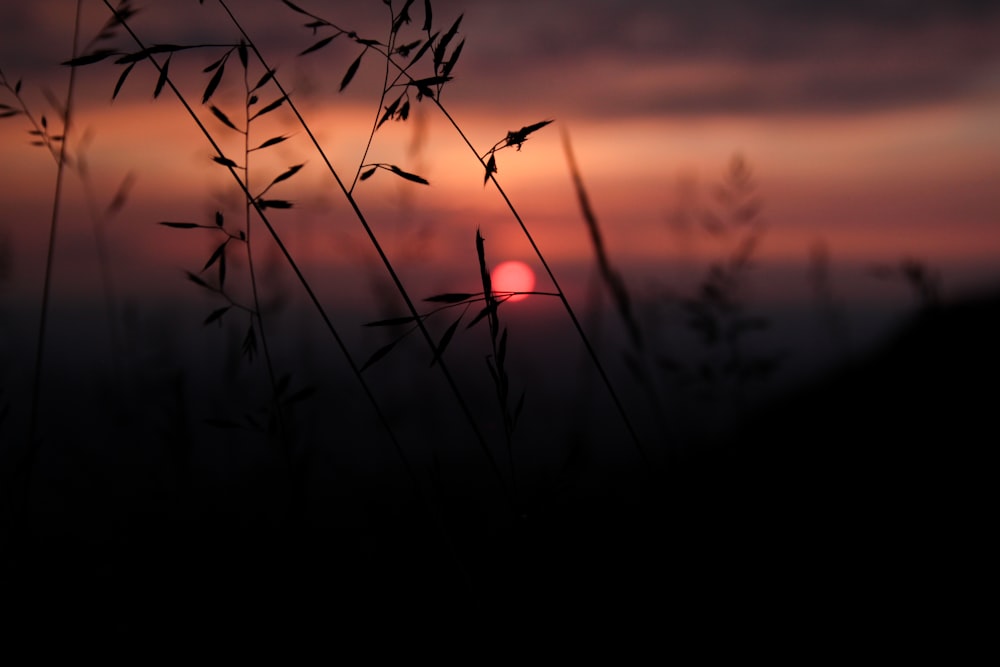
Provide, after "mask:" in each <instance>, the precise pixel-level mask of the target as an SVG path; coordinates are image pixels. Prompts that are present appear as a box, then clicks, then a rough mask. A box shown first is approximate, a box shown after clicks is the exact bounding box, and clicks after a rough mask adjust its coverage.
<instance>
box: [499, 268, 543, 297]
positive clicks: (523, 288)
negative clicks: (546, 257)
mask: <svg viewBox="0 0 1000 667" xmlns="http://www.w3.org/2000/svg"><path fill="white" fill-rule="evenodd" d="M490 279H491V280H492V281H493V290H494V291H495V292H497V293H499V294H503V293H506V292H522V293H521V294H515V295H514V296H512V297H510V300H511V301H520V300H521V299H526V298H528V295H527V294H525V292H530V291H531V290H533V289H535V272H534V271H532V270H531V267H530V266H528V265H527V264H525V263H524V262H519V261H516V260H512V261H509V262H503V263H501V264H499V265H497V267H496V268H494V269H493V272H492V274H491V275H490Z"/></svg>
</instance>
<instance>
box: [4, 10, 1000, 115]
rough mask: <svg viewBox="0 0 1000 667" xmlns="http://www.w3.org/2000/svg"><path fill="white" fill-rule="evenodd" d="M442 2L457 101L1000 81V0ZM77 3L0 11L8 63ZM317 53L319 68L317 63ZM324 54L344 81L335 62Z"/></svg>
mask: <svg viewBox="0 0 1000 667" xmlns="http://www.w3.org/2000/svg"><path fill="white" fill-rule="evenodd" d="M300 4H302V5H303V6H308V7H311V8H315V10H316V11H317V13H320V14H322V15H324V16H327V15H328V16H327V17H328V18H330V19H332V20H336V21H338V22H340V23H342V24H343V25H344V27H350V28H354V29H357V30H358V31H359V32H361V33H362V34H366V35H371V36H375V37H378V36H381V33H382V32H384V25H383V24H384V19H385V6H384V5H383V4H382V3H380V2H374V1H373V0H354V2H345V3H337V4H334V5H328V4H327V3H320V2H314V1H313V2H311V1H310V0H301V3H300ZM433 4H434V14H435V19H436V23H437V24H438V27H443V28H446V27H447V25H450V23H451V22H452V21H453V20H454V19H455V18H456V17H457V16H458V15H459V14H462V13H464V15H465V18H464V21H463V23H462V33H463V35H464V36H465V37H466V38H467V39H468V42H467V44H466V48H465V50H464V52H463V57H462V62H461V63H460V65H459V67H458V68H457V69H456V71H455V75H456V77H457V80H456V81H455V82H454V84H453V85H452V88H451V92H450V93H449V95H450V97H449V99H450V100H451V101H453V102H461V103H462V104H465V105H470V106H476V107H489V108H492V109H494V110H504V109H503V108H504V107H506V106H516V107H517V108H518V109H520V110H522V111H524V112H525V113H543V114H557V113H558V114H565V113H567V112H571V113H580V114H584V113H588V114H595V113H596V114H601V115H606V116H620V117H627V116H629V115H638V114H642V115H645V114H679V115H692V114H719V113H724V114H742V113H747V114H766V113H844V112H863V111H873V110H883V109H892V108H898V107H902V106H914V105H925V104H939V103H942V102H951V101H957V100H960V99H961V98H962V97H963V96H964V95H967V94H970V93H975V92H976V91H977V90H979V89H981V88H982V87H984V86H994V87H995V86H997V83H996V80H997V75H996V72H997V71H998V69H1000V39H997V35H1000V3H997V2H995V1H986V0H965V1H961V2H941V1H939V0H837V1H832V0H819V1H813V2H802V1H801V0H753V1H748V0H702V1H695V0H687V1H683V0H678V1H676V2H664V1H663V0H629V1H628V2H621V1H618V0H587V1H586V2H578V3H566V2H558V3H557V2H553V1H542V0H505V1H504V2H496V1H495V0H436V1H435V2H434V3H433ZM95 5H97V3H95ZM25 7H28V8H29V9H25ZM72 7H73V3H72V2H67V1H64V0H47V1H43V2H36V3H32V4H30V5H29V4H27V3H24V4H22V3H6V4H5V5H4V6H3V8H2V9H0V20H2V23H0V30H2V31H3V32H2V35H3V39H2V40H0V67H3V68H4V70H5V71H6V72H7V73H8V75H9V76H16V75H17V74H18V73H19V71H24V72H25V73H26V74H27V75H29V76H30V74H31V72H32V70H34V69H35V68H40V67H41V66H42V65H43V64H47V66H48V67H50V68H51V67H52V66H53V64H54V63H57V62H59V60H61V59H64V58H65V57H66V53H64V52H66V51H68V44H69V41H68V36H69V34H70V28H71V14H72V11H71V10H72ZM234 7H235V8H236V11H237V12H239V13H240V16H241V17H243V19H244V21H245V23H246V25H247V28H248V30H249V31H250V32H251V34H252V35H254V36H255V37H257V38H259V39H261V41H262V42H264V41H266V45H267V48H268V49H269V51H268V52H269V54H272V55H273V56H274V59H275V60H276V61H278V62H281V63H286V64H287V63H289V62H290V61H291V60H293V59H294V57H295V56H294V54H295V53H296V52H297V51H298V50H301V49H302V48H304V46H307V45H308V44H309V43H311V41H310V40H311V35H310V34H309V32H308V31H306V30H303V29H302V23H303V21H304V17H301V16H300V15H297V14H294V13H293V12H291V11H290V10H288V9H287V8H285V7H283V6H282V5H281V4H280V3H277V2H263V1H261V0H245V1H244V2H240V3H235V4H234ZM421 7H422V3H420V2H417V3H415V4H414V9H413V14H414V19H415V24H416V25H414V26H413V27H414V29H416V28H418V27H419V24H420V23H421V22H422V18H423V16H422V9H421ZM98 9H100V7H97V9H93V8H92V9H91V11H90V13H89V17H90V20H89V22H90V23H96V22H98V21H99V20H102V17H101V16H99V14H100V12H99V11H97V10H98ZM194 19H197V20H194ZM137 21H142V22H143V23H141V25H142V27H143V30H144V34H145V35H146V36H147V39H148V40H149V41H157V40H165V41H187V42H198V41H206V40H207V41H212V40H213V39H215V40H219V39H233V38H234V37H233V30H232V27H231V26H228V27H227V25H226V22H225V20H224V16H223V15H222V14H221V12H220V11H219V9H218V7H214V6H213V3H210V2H209V3H205V5H204V6H203V7H201V6H198V5H197V4H196V3H190V4H188V3H184V4H183V5H181V4H179V3H170V4H167V3H158V4H152V5H150V6H149V7H148V8H147V9H146V10H145V11H144V12H143V14H141V15H140V17H138V18H137ZM98 24H99V23H98ZM347 46H349V45H346V44H345V45H338V46H336V47H335V48H331V49H329V50H327V51H325V52H324V54H323V57H325V58H329V59H330V60H328V61H324V62H333V61H334V60H335V59H336V58H349V59H353V57H354V55H353V52H350V53H349V51H350V49H347ZM345 49H346V50H345ZM317 58H318V57H314V58H313V60H312V61H310V63H309V67H313V68H317V67H319V65H317V63H318V62H320V61H319V60H317ZM349 61H350V60H348V61H347V62H349ZM327 67H328V68H329V69H330V70H331V71H333V70H337V72H338V76H336V77H333V78H334V79H338V80H339V72H340V71H341V70H342V67H341V66H340V65H339V63H338V65H337V66H333V65H327ZM331 80H333V79H331ZM105 98H106V94H105Z"/></svg>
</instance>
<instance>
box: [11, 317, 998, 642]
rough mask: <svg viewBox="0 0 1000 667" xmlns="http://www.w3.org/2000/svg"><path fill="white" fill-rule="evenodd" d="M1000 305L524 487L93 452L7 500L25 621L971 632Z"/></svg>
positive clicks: (732, 634) (164, 631) (984, 528)
mask: <svg viewBox="0 0 1000 667" xmlns="http://www.w3.org/2000/svg"><path fill="white" fill-rule="evenodd" d="M997 303H998V302H997V301H996V300H989V299H987V300H972V301H969V302H966V303H963V304H961V305H956V306H952V307H949V308H947V309H940V310H931V311H929V312H927V313H925V315H923V316H922V317H921V318H919V319H918V320H917V322H916V323H915V324H914V325H913V326H911V327H909V328H907V329H905V330H904V331H903V332H902V334H901V335H900V336H898V337H896V338H894V339H893V340H892V341H891V342H890V344H889V345H887V346H886V347H884V348H883V349H881V350H880V351H879V352H878V353H876V354H873V355H871V356H870V357H868V358H866V359H865V360H863V361H862V362H860V363H858V364H857V365H852V366H850V367H845V368H843V369H841V370H839V371H838V372H837V373H835V374H833V375H832V376H830V377H828V378H826V379H825V380H824V381H822V382H819V383H816V384H814V385H812V386H811V387H808V388H806V389H802V390H799V391H798V392H796V393H795V394H794V395H792V396H790V397H786V398H785V399H783V400H780V401H777V402H775V403H774V404H773V405H771V406H770V407H769V408H768V409H766V410H763V411H760V412H758V413H756V414H755V415H754V416H753V418H751V419H748V420H746V421H745V422H744V423H743V424H741V426H740V427H739V428H737V429H734V430H733V431H732V433H730V435H729V436H728V437H725V438H720V439H718V440H715V441H712V442H706V443H701V444H699V445H698V446H692V447H689V448H687V449H686V450H685V452H684V453H683V454H675V455H672V456H670V457H667V459H666V460H664V461H661V465H659V467H657V468H655V469H654V468H649V467H646V466H623V467H621V468H620V469H617V470H614V471H607V472H606V473H601V474H598V475H596V476H593V475H592V476H591V477H590V478H589V479H590V482H589V483H588V484H586V485H582V484H581V485H573V484H567V485H562V486H559V485H556V486H555V487H550V488H549V489H547V490H546V492H545V493H534V494H529V493H528V492H526V491H525V492H523V493H522V494H521V497H519V498H517V499H515V501H514V503H513V506H512V505H511V504H510V503H508V502H507V501H506V500H505V499H504V496H503V494H502V493H501V492H499V491H498V489H497V487H496V486H493V485H491V484H489V483H488V482H482V483H480V481H481V480H482V479H483V477H482V474H481V470H479V469H478V468H477V469H476V470H470V472H469V475H468V477H467V479H471V480H476V481H475V482H470V483H449V482H448V479H450V480H460V479H462V478H463V474H462V471H461V468H453V469H451V470H450V471H449V472H448V475H447V479H445V481H444V482H442V483H441V484H439V485H438V486H437V487H435V488H431V487H430V485H428V488H427V489H423V492H424V493H423V495H424V498H425V501H421V500H420V499H419V497H418V495H416V494H414V492H413V490H412V488H411V487H410V486H409V485H408V484H407V482H406V479H405V478H404V477H400V476H399V475H396V476H390V477H391V479H382V480H381V481H372V480H373V479H376V480H378V479H379V478H378V477H374V478H373V477H371V476H368V477H365V478H363V479H362V478H357V479H354V480H351V479H350V477H349V476H346V477H345V476H340V477H339V478H338V479H339V482H338V484H336V485H334V484H327V483H325V482H324V480H323V479H321V478H319V477H317V476H316V475H314V474H312V473H296V474H289V473H288V472H287V469H286V468H282V467H281V466H280V465H273V466H269V467H266V468H264V469H262V470H260V471H258V472H257V473H254V474H246V473H247V471H242V473H241V475H240V479H241V481H239V482H238V483H236V482H232V481H231V480H225V479H221V478H218V479H215V481H214V482H213V481H212V479H209V478H206V477H204V476H203V477H201V478H198V477H197V476H188V477H187V478H186V479H190V480H193V479H200V481H198V482H189V483H186V484H185V483H178V484H175V485H173V486H172V487H170V488H171V491H170V493H167V494H164V493H162V492H160V491H155V492H154V491H148V492H143V490H142V489H137V488H136V483H135V482H134V480H133V481H130V482H129V483H124V484H123V483H120V480H118V479H117V478H116V476H115V475H116V473H115V471H114V470H111V471H108V470H105V471H103V473H102V474H100V475H95V474H87V475H84V474H82V473H81V474H80V475H77V476H76V477H77V479H75V480H74V482H73V483H74V485H75V486H74V488H75V491H74V493H73V494H65V495H64V496H59V495H58V494H52V495H43V496H41V497H37V496H36V497H33V498H32V500H31V506H30V509H29V512H28V513H27V514H17V515H14V514H12V513H10V512H8V513H7V514H6V515H5V517H6V518H9V519H11V520H10V521H8V523H7V526H6V528H7V530H6V533H5V539H6V544H5V545H4V560H3V574H2V576H3V579H2V585H3V592H2V602H0V605H2V608H3V613H4V616H5V618H4V627H5V629H6V630H8V631H10V632H11V634H10V635H9V636H10V637H15V638H19V639H26V638H27V639H32V640H33V641H38V642H42V643H45V642H51V641H52V638H53V637H59V638H61V640H62V641H65V640H69V639H72V638H80V639H86V640H88V641H93V640H95V639H97V640H98V641H100V638H102V637H106V638H108V641H113V638H114V637H116V636H123V635H127V636H129V637H131V638H148V639H150V640H156V641H170V639H171V638H174V639H189V638H194V637H199V636H203V637H209V638H220V637H228V638H231V639H233V640H234V641H242V642H254V641H256V639H257V638H259V637H262V636H267V637H271V638H273V637H279V636H284V637H313V638H317V637H319V638H324V640H329V641H330V642H331V643H333V644H334V645H341V644H343V645H345V646H346V645H348V644H353V643H356V642H359V641H361V638H362V637H369V636H375V637H380V638H381V640H380V641H390V640H389V639H387V638H391V637H396V636H399V634H398V633H410V632H412V633H415V634H417V635H419V636H422V637H424V638H425V640H427V641H428V642H429V643H430V644H434V643H436V642H440V643H442V644H445V645H447V644H450V643H451V642H452V641H457V637H459V636H461V637H465V638H467V637H469V636H482V637H484V638H492V639H493V640H494V641H497V642H501V643H503V642H506V641H508V639H509V640H510V641H515V640H516V638H517V637H520V636H523V635H524V634H540V635H545V636H550V637H555V636H564V637H567V638H568V639H566V641H568V642H571V643H573V644H574V645H575V646H576V648H579V647H580V646H582V645H584V644H586V643H587V642H588V641H589V638H590V637H591V636H592V635H591V634H590V633H593V632H596V631H597V630H607V631H611V630H615V629H618V630H621V629H627V630H628V631H629V632H630V633H632V634H633V635H635V636H641V637H643V638H645V639H646V640H654V641H662V642H663V646H662V648H663V651H664V652H667V653H669V652H670V642H671V641H672V639H682V640H686V641H690V640H691V639H692V638H693V637H696V636H697V637H703V638H704V641H705V642H707V643H706V644H705V646H706V647H713V646H715V647H718V646H722V645H726V644H727V643H729V642H731V641H735V639H734V638H736V637H747V636H752V637H753V640H754V641H755V642H757V643H758V645H764V646H767V645H772V644H773V645H774V646H783V647H787V646H789V645H790V643H796V642H800V641H801V642H808V643H810V644H811V646H812V647H813V650H814V651H817V650H818V651H819V652H821V653H823V652H825V651H826V650H829V651H837V650H843V649H844V648H845V647H846V646H850V645H854V644H855V643H856V642H860V641H863V640H865V639H874V640H877V641H879V642H883V643H884V642H888V643H893V642H895V643H898V644H899V645H900V646H909V647H921V646H927V647H930V646H936V647H938V648H940V647H941V645H944V644H948V645H950V646H952V647H956V646H964V645H965V644H966V641H967V640H968V639H972V638H974V637H975V636H977V635H978V634H980V633H981V632H982V631H983V627H984V625H985V616H983V615H981V614H980V613H978V612H973V611H971V610H973V609H974V606H973V605H974V604H975V602H976V600H977V599H980V598H982V597H983V596H985V591H986V583H985V581H986V579H985V575H986V571H987V568H988V567H989V568H991V567H992V563H991V561H990V559H989V558H988V556H987V554H988V553H989V551H988V545H989V544H990V542H991V540H990V538H991V534H992V533H993V532H995V531H994V526H995V517H996V514H995V509H993V507H994V504H995V503H993V502H992V501H993V496H994V495H995V493H994V492H993V488H995V487H994V482H993V480H992V476H993V474H994V473H995V470H996V468H995V466H994V464H993V463H992V461H993V449H995V447H996V444H995V442H996V432H997V424H996V419H997V414H998V405H1000V403H998V400H997V399H998V397H1000V396H998V390H997V384H996V378H997V377H1000V375H998V373H1000V355H998V341H1000V317H998V305H997ZM53 465H54V464H53ZM53 474H55V473H53ZM64 477H67V478H73V477H74V473H73V472H72V471H70V472H65V473H64ZM5 479H10V478H9V477H5ZM178 479H184V478H183V477H181V478H178ZM248 479H249V480H251V481H247V480H248ZM595 479H596V480H602V482H601V483H594V480H595ZM345 480H346V483H345ZM528 496H530V498H528ZM12 517H13V518H12ZM980 601H981V602H988V600H980ZM469 633H471V634H469ZM563 633H565V634H563Z"/></svg>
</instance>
